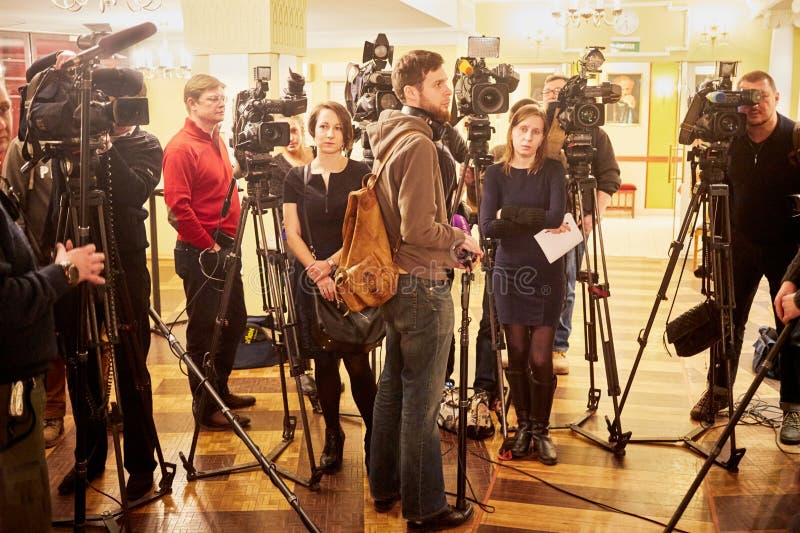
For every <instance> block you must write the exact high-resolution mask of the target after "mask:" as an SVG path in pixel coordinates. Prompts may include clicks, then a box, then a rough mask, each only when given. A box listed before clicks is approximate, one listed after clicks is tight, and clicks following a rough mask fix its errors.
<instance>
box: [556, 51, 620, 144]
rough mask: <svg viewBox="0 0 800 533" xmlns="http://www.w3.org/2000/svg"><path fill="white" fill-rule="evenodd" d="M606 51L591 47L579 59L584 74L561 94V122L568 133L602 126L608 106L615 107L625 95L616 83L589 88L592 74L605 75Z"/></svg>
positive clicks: (559, 97) (565, 87)
mask: <svg viewBox="0 0 800 533" xmlns="http://www.w3.org/2000/svg"><path fill="white" fill-rule="evenodd" d="M602 49H603V47H600V46H590V47H587V49H586V51H585V52H584V54H583V56H581V58H580V59H579V60H578V65H579V67H580V74H577V75H575V76H573V77H572V78H570V79H569V80H568V81H567V83H566V85H564V87H563V88H562V89H561V92H559V94H558V104H557V108H558V109H559V113H558V122H559V124H560V125H561V127H562V128H563V130H564V131H565V132H566V133H587V132H591V130H592V128H596V127H598V126H602V125H603V124H605V117H606V114H605V106H604V104H613V103H615V102H617V101H619V99H620V97H621V96H622V88H621V87H620V86H619V85H617V84H615V83H609V82H603V83H602V84H600V85H588V80H589V74H590V73H592V74H594V73H599V72H601V70H600V68H601V67H602V66H603V63H605V60H606V59H605V57H604V56H603V52H601V50H602ZM598 100H599V101H598Z"/></svg>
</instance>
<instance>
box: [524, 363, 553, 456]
mask: <svg viewBox="0 0 800 533" xmlns="http://www.w3.org/2000/svg"><path fill="white" fill-rule="evenodd" d="M528 377H529V379H530V390H531V432H532V434H533V441H534V450H535V451H536V454H537V456H538V459H539V461H540V462H541V463H542V464H546V465H554V464H556V463H557V462H558V454H557V453H556V446H555V444H553V440H552V439H551V438H550V431H549V429H548V428H549V427H550V410H551V409H552V407H553V396H554V395H555V392H556V383H557V379H556V376H553V380H552V381H551V382H550V383H540V382H538V381H536V379H535V378H534V377H533V372H531V373H530V374H529V376H528Z"/></svg>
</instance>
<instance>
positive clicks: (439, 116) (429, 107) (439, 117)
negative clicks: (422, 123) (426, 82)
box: [419, 96, 450, 124]
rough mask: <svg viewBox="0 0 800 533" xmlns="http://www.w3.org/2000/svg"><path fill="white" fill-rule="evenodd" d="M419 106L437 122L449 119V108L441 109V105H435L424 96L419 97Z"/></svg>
mask: <svg viewBox="0 0 800 533" xmlns="http://www.w3.org/2000/svg"><path fill="white" fill-rule="evenodd" d="M419 108H420V109H422V110H423V111H427V112H428V113H429V114H430V115H431V117H433V119H434V120H435V121H437V122H441V123H442V124H444V123H445V122H448V121H449V120H450V108H449V107H448V108H447V109H442V108H441V107H438V106H436V105H435V104H434V103H433V102H432V101H430V100H428V99H427V98H425V97H424V96H422V97H421V98H420V101H419Z"/></svg>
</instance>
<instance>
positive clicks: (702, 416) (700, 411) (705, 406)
mask: <svg viewBox="0 0 800 533" xmlns="http://www.w3.org/2000/svg"><path fill="white" fill-rule="evenodd" d="M714 407H715V412H714V416H715V417H716V414H717V413H719V412H720V411H721V410H723V409H725V408H726V407H728V389H726V388H724V387H714ZM710 409H711V393H710V392H709V390H708V389H706V390H705V391H704V392H703V395H702V396H700V399H699V400H697V403H696V404H694V407H692V410H691V411H689V416H691V417H692V420H696V421H698V422H702V421H704V420H709V419H710V418H711V416H710V414H711V413H710V412H709V410H710Z"/></svg>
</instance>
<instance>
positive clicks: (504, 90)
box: [453, 37, 519, 139]
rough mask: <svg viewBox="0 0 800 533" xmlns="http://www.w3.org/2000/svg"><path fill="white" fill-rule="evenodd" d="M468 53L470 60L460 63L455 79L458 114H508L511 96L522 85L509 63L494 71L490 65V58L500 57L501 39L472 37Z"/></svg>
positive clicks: (460, 59) (454, 91)
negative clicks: (487, 64) (487, 59)
mask: <svg viewBox="0 0 800 533" xmlns="http://www.w3.org/2000/svg"><path fill="white" fill-rule="evenodd" d="M467 54H468V55H469V57H460V58H458V61H456V74H455V79H454V80H453V88H454V89H453V94H454V99H455V105H456V107H457V109H458V114H459V115H461V116H465V115H493V114H497V113H505V112H506V111H508V104H509V95H510V94H511V93H512V92H514V91H515V90H516V89H517V85H519V74H518V73H517V72H516V71H515V70H514V67H513V66H512V65H510V64H508V63H501V64H499V65H497V66H496V67H494V68H491V69H490V68H488V67H487V66H486V58H487V57H500V38H499V37H470V38H469V40H468V41H467ZM486 123H487V125H488V120H487V121H486ZM487 139H488V137H487Z"/></svg>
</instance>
